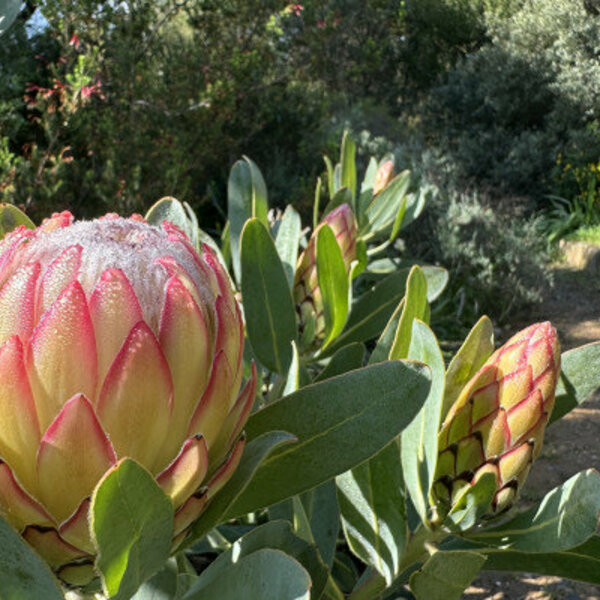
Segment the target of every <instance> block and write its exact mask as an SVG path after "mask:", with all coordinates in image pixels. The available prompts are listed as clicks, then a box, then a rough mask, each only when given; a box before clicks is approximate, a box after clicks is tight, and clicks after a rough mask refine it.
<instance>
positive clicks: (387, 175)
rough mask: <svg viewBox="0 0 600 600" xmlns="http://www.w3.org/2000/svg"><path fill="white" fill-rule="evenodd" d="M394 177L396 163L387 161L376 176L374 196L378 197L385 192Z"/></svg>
mask: <svg viewBox="0 0 600 600" xmlns="http://www.w3.org/2000/svg"><path fill="white" fill-rule="evenodd" d="M393 176H394V161H393V160H386V161H385V162H384V163H382V164H381V165H380V166H379V168H378V169H377V173H376V174H375V184H374V185H373V196H376V195H377V194H379V192H381V190H383V189H384V188H385V187H386V186H387V184H388V183H389V182H390V181H391V180H392V177H393Z"/></svg>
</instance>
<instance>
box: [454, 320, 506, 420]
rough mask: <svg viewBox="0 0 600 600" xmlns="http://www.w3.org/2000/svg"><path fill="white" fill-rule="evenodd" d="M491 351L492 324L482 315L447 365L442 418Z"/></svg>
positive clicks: (492, 349)
mask: <svg viewBox="0 0 600 600" xmlns="http://www.w3.org/2000/svg"><path fill="white" fill-rule="evenodd" d="M493 352H494V326H493V325H492V322H491V321H490V319H489V317H487V316H485V315H484V316H483V317H481V319H479V321H477V323H475V325H474V326H473V328H472V329H471V331H470V332H469V335H467V337H466V339H465V341H464V342H463V343H462V346H461V347H460V348H459V349H458V352H457V353H456V354H455V355H454V357H453V358H452V360H451V361H450V364H449V365H448V369H447V371H446V390H445V392H444V405H443V408H442V418H444V417H445V416H446V415H447V414H448V411H449V410H450V407H451V406H452V405H453V404H454V402H455V401H456V399H457V398H458V396H459V395H460V393H461V391H462V389H463V388H464V387H465V385H467V383H468V381H469V380H470V379H471V377H473V375H475V373H477V371H479V369H480V368H481V367H482V366H483V365H484V363H485V361H486V360H487V359H488V358H489V357H490V356H491V355H492V353H493Z"/></svg>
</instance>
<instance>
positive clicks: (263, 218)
mask: <svg viewBox="0 0 600 600" xmlns="http://www.w3.org/2000/svg"><path fill="white" fill-rule="evenodd" d="M268 210H269V205H268V201H267V188H266V185H265V181H264V179H263V177H262V175H261V173H260V170H259V169H258V167H257V166H256V165H255V164H254V163H253V162H252V161H251V160H250V159H249V158H248V157H244V158H243V159H242V160H238V161H237V162H236V163H235V164H234V165H233V167H232V168H231V172H230V173H229V180H228V181H227V216H228V219H229V247H230V251H231V262H232V266H233V272H234V275H235V278H236V280H237V281H238V282H239V281H240V278H241V265H240V247H241V236H242V230H243V228H244V225H245V223H246V221H247V220H248V219H252V218H256V219H258V220H259V221H260V222H261V223H262V224H263V225H264V226H265V227H267V228H268V227H269V221H268V218H267V213H268Z"/></svg>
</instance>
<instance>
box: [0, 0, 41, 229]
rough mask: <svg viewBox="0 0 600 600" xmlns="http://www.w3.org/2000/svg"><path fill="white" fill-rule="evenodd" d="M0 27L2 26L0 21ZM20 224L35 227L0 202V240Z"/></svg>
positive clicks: (11, 206) (14, 207) (24, 216)
mask: <svg viewBox="0 0 600 600" xmlns="http://www.w3.org/2000/svg"><path fill="white" fill-rule="evenodd" d="M19 5H20V4H19ZM0 14H1V13H0ZM0 27H2V22H1V21H0ZM20 225H24V226H25V227H27V229H35V224H34V223H33V221H32V220H31V219H30V218H29V217H28V216H27V215H26V214H25V213H24V212H23V211H21V210H19V209H18V208H17V207H16V206H14V205H12V204H0V240H2V239H4V236H5V235H6V234H7V233H10V232H11V231H12V230H13V229H16V228H17V227H19V226H20Z"/></svg>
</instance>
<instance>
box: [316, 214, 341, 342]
mask: <svg viewBox="0 0 600 600" xmlns="http://www.w3.org/2000/svg"><path fill="white" fill-rule="evenodd" d="M315 254H316V263H317V278H318V280H319V288H320V289H321V296H322V298H323V310H324V312H325V340H324V342H323V348H326V347H327V346H328V345H329V344H330V343H331V342H332V341H333V340H334V339H335V338H336V337H337V336H338V335H339V334H340V332H341V331H342V329H343V328H344V325H345V324H346V319H347V318H348V274H347V273H346V267H345V265H344V259H343V257H342V251H341V249H340V247H339V244H338V243H337V240H336V239H335V234H334V233H333V231H332V229H331V227H329V225H327V224H326V223H324V224H322V225H320V226H319V228H318V229H317V239H316V244H315Z"/></svg>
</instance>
